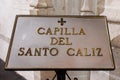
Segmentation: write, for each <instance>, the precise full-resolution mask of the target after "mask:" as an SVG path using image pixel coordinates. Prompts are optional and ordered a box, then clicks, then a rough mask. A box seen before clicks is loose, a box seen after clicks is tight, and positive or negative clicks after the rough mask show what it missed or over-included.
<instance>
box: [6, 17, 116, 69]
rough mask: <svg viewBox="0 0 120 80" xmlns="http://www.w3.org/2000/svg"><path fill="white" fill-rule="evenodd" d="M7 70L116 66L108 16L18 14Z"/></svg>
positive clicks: (107, 67) (108, 67)
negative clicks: (111, 45)
mask: <svg viewBox="0 0 120 80" xmlns="http://www.w3.org/2000/svg"><path fill="white" fill-rule="evenodd" d="M5 68H6V69H40V70H43V69H44V70H45V69H68V70H72V69H73V70H75V69H79V70H80V69H85V70H86V69H87V70H91V69H92V70H93V69H101V70H103V69H114V62H113V56H112V52H111V47H110V41H109V34H108V27H107V21H106V17H104V16H99V17H96V16H92V17H90V16H84V17H81V16H29V15H18V16H16V20H15V25H14V29H13V33H12V38H11V42H10V47H9V51H8V56H7V60H6V67H5Z"/></svg>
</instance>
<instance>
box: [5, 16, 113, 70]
mask: <svg viewBox="0 0 120 80" xmlns="http://www.w3.org/2000/svg"><path fill="white" fill-rule="evenodd" d="M19 17H58V18H61V17H62V18H67V17H69V18H70V17H71V18H105V26H106V31H107V37H108V39H109V41H108V43H109V44H110V46H109V50H110V52H111V53H109V54H110V55H111V60H113V61H112V62H113V68H8V67H7V66H8V62H9V58H10V54H11V48H12V43H13V39H14V34H15V30H16V24H17V20H18V18H19ZM57 69H59V70H82V71H89V70H115V61H114V56H113V52H112V45H111V43H110V34H109V28H108V23H107V17H106V16H76V15H54V16H53V15H16V17H15V22H14V26H13V30H12V35H11V39H10V44H9V47H8V52H7V57H6V63H5V70H57Z"/></svg>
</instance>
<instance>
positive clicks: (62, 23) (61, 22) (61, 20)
mask: <svg viewBox="0 0 120 80" xmlns="http://www.w3.org/2000/svg"><path fill="white" fill-rule="evenodd" d="M58 23H60V25H61V26H63V25H64V23H66V21H64V20H63V18H61V19H60V21H58Z"/></svg>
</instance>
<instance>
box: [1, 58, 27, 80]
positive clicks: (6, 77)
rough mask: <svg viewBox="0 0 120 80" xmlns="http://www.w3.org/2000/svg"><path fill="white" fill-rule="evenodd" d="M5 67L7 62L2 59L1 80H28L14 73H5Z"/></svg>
mask: <svg viewBox="0 0 120 80" xmlns="http://www.w3.org/2000/svg"><path fill="white" fill-rule="evenodd" d="M4 66H5V62H4V61H3V60H2V59H0V80H26V79H25V78H24V77H22V76H21V75H19V74H17V73H16V72H14V71H5V70H4Z"/></svg>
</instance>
